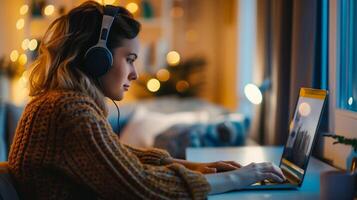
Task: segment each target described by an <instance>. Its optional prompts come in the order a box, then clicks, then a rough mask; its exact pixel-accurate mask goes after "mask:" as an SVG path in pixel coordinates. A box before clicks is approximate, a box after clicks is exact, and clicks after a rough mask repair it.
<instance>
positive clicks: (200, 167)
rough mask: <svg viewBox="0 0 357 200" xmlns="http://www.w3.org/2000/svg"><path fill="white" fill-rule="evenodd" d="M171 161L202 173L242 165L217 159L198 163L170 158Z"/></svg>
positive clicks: (232, 168)
mask: <svg viewBox="0 0 357 200" xmlns="http://www.w3.org/2000/svg"><path fill="white" fill-rule="evenodd" d="M172 162H175V163H179V164H182V165H183V166H185V167H186V168H188V169H190V170H193V171H198V172H201V173H203V174H211V173H216V172H226V171H232V170H236V169H239V168H240V167H242V166H241V165H240V164H238V163H236V162H234V161H217V162H208V163H198V162H190V161H187V160H180V159H172Z"/></svg>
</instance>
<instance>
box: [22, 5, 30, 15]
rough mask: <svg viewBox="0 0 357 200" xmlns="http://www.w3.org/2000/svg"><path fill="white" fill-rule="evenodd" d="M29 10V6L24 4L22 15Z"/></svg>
mask: <svg viewBox="0 0 357 200" xmlns="http://www.w3.org/2000/svg"><path fill="white" fill-rule="evenodd" d="M28 10H29V6H28V5H26V4H24V5H22V6H21V7H20V15H26V13H27V11H28Z"/></svg>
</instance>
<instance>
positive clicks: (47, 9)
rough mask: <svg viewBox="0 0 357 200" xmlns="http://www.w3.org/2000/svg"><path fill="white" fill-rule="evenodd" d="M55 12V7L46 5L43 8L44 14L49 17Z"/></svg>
mask: <svg viewBox="0 0 357 200" xmlns="http://www.w3.org/2000/svg"><path fill="white" fill-rule="evenodd" d="M54 12H55V7H54V6H53V5H48V6H46V7H45V10H44V14H45V15H46V16H50V15H52V14H53V13H54Z"/></svg>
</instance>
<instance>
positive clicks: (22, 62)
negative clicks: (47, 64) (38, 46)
mask: <svg viewBox="0 0 357 200" xmlns="http://www.w3.org/2000/svg"><path fill="white" fill-rule="evenodd" d="M19 63H20V65H25V64H26V63H27V56H26V54H24V53H23V54H21V56H20V57H19Z"/></svg>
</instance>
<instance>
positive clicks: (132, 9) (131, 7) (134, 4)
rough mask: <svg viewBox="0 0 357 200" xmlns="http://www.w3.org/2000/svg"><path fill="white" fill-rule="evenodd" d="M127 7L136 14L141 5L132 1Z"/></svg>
mask: <svg viewBox="0 0 357 200" xmlns="http://www.w3.org/2000/svg"><path fill="white" fill-rule="evenodd" d="M126 9H128V10H129V12H131V13H132V14H134V13H136V12H137V11H138V10H139V6H138V4H136V3H134V2H131V3H128V5H126Z"/></svg>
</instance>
